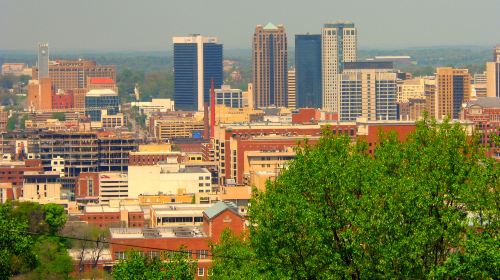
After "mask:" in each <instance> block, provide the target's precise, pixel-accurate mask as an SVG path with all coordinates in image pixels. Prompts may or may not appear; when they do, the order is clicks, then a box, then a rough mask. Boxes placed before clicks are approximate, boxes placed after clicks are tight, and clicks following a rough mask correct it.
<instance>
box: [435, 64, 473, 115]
mask: <svg viewBox="0 0 500 280" xmlns="http://www.w3.org/2000/svg"><path fill="white" fill-rule="evenodd" d="M470 81H471V76H470V74H469V70H468V69H454V68H451V67H439V68H437V73H436V97H435V98H436V102H435V106H436V108H435V112H436V118H437V119H442V118H443V117H445V116H448V117H450V118H453V119H458V118H459V117H460V109H461V108H462V103H463V102H465V101H468V100H469V99H470V96H471V83H470Z"/></svg>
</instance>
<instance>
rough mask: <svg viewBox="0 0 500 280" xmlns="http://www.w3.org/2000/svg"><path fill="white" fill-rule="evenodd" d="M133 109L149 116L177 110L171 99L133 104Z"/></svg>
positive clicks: (158, 99) (155, 99)
mask: <svg viewBox="0 0 500 280" xmlns="http://www.w3.org/2000/svg"><path fill="white" fill-rule="evenodd" d="M130 106H131V107H134V106H135V107H137V108H139V111H140V112H141V113H142V114H144V115H149V114H151V113H155V112H161V113H164V112H170V111H174V110H175V108H174V107H175V102H174V101H173V100H172V99H170V98H153V99H151V101H144V102H131V103H130Z"/></svg>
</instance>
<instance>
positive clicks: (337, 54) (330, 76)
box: [321, 22, 358, 112]
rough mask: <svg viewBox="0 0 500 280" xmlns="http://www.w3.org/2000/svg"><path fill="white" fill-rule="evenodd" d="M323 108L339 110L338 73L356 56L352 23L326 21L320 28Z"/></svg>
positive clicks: (355, 36)
mask: <svg viewBox="0 0 500 280" xmlns="http://www.w3.org/2000/svg"><path fill="white" fill-rule="evenodd" d="M321 45H322V48H321V49H322V83H323V109H324V110H326V111H330V112H339V110H340V88H339V86H340V83H339V77H340V76H339V74H342V71H343V69H344V63H345V62H354V61H356V58H357V45H358V39H357V30H356V27H355V26H354V23H351V22H338V23H327V24H325V25H324V27H323V28H322V30H321Z"/></svg>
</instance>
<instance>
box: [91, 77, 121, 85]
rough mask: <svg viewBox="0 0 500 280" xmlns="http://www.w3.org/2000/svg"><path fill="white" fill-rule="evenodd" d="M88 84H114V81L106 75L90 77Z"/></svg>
mask: <svg viewBox="0 0 500 280" xmlns="http://www.w3.org/2000/svg"><path fill="white" fill-rule="evenodd" d="M89 83H90V84H114V83H115V81H113V79H111V78H108V77H92V78H90V80H89Z"/></svg>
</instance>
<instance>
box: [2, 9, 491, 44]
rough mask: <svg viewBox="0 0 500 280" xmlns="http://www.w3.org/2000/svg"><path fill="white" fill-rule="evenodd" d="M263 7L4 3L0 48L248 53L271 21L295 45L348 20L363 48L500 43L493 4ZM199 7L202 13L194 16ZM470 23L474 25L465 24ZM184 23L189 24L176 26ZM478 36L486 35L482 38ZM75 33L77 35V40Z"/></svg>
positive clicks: (198, 11) (199, 12) (197, 12)
mask: <svg viewBox="0 0 500 280" xmlns="http://www.w3.org/2000/svg"><path fill="white" fill-rule="evenodd" d="M259 2H260V0H257V1H254V2H252V3H240V4H239V5H238V10H237V11H236V10H235V11H232V12H231V13H226V14H224V17H213V16H211V15H213V14H215V13H217V11H219V10H220V9H221V8H222V7H224V8H225V9H227V7H231V6H230V5H232V3H231V2H229V1H227V2H226V1H223V2H218V3H216V4H214V3H205V2H198V1H188V2H183V3H170V2H168V3H167V2H161V1H160V2H154V3H151V5H147V6H145V5H142V4H140V3H132V2H122V1H120V2H117V1H106V2H104V3H102V2H98V1H86V2H85V3H71V4H70V3H66V2H64V1H50V2H43V3H38V2H37V1H29V0H21V1H10V0H3V1H2V2H1V3H0V7H1V9H0V26H8V27H9V28H1V29H0V38H2V40H0V49H2V50H10V49H22V50H28V49H32V48H33V47H32V46H35V45H36V44H37V43H39V42H49V43H50V44H51V45H52V46H54V49H55V50H74V49H81V50H141V51H147V50H163V49H169V48H170V46H169V40H170V38H171V37H173V36H179V35H183V34H191V33H200V34H206V35H207V36H217V37H218V38H219V39H220V41H221V42H223V43H224V45H225V47H226V48H227V49H233V48H235V49H238V48H245V49H246V48H249V47H250V46H251V41H250V40H249V38H251V34H252V31H253V27H254V26H255V25H256V24H258V23H267V22H270V21H271V22H274V23H275V24H284V25H285V26H286V27H287V33H288V34H289V35H290V36H289V38H288V40H289V43H290V42H291V38H292V35H294V34H305V33H307V32H310V33H318V32H319V30H320V29H321V26H322V24H324V23H327V22H336V21H344V20H348V21H352V22H356V25H357V27H358V28H359V37H360V38H362V39H360V42H359V46H360V47H361V48H384V49H387V48H400V47H423V46H443V45H478V46H479V45H481V46H482V45H494V44H497V43H498V41H499V39H497V38H500V30H498V28H495V27H496V26H498V25H499V24H500V19H499V18H498V17H497V16H496V14H495V11H498V10H500V2H498V1H494V0H484V1H480V2H479V3H475V5H470V3H468V2H466V1H453V9H450V7H449V4H450V1H444V0H443V1H430V0H424V1H419V2H418V3H399V2H398V1H395V0H384V1H378V2H376V3H372V2H371V1H370V2H365V3H362V4H363V6H362V8H363V9H360V8H359V3H333V2H327V1H314V2H307V3H286V5H287V6H286V9H282V10H281V9H280V8H281V6H282V4H283V3H271V4H268V5H269V8H267V9H266V10H265V11H260V10H259V7H260V6H261V5H260V4H259ZM431 2H432V3H431ZM118 4H120V5H118ZM431 4H432V6H430V5H431ZM193 5H197V7H198V8H199V9H198V8H197V9H194V10H193V9H191V8H192V6H193ZM228 5H229V6H228ZM153 7H154V8H153ZM429 7H432V9H430V8H429ZM495 7H496V8H495ZM54 11H58V13H57V16H54V19H52V18H51V16H50V15H51V14H54ZM75 11H76V12H75ZM238 11H241V12H238ZM388 11H390V14H389V12H388ZM409 11H411V12H409ZM254 12H255V13H254ZM257 12H258V13H257ZM450 12H453V16H451V13H450ZM186 13H189V14H190V15H191V18H192V19H194V20H185V19H184V18H183V15H184V14H186ZM386 13H387V16H384V15H385V14H386ZM111 14H112V15H114V16H113V17H112V20H111V22H109V23H108V24H106V25H105V26H106V28H103V25H102V19H104V18H106V17H109V15H111ZM479 14H480V15H481V16H480V17H479V16H477V15H479ZM46 15H49V16H46ZM146 15H147V16H146ZM375 15H377V16H375ZM423 15H425V17H423ZM304 18H307V19H308V20H304ZM422 18H425V21H423V20H422ZM464 18H466V19H468V20H467V21H464V20H463V19H464ZM180 20H182V22H183V24H182V25H179V24H176V23H177V22H179V21H180ZM61 22H67V23H68V22H69V23H71V24H61ZM40 23H43V24H40ZM479 29H480V30H481V32H477V30H479ZM70 30H78V32H74V34H71V32H69V31H70ZM144 30H147V31H148V32H144ZM422 30H425V32H422ZM60 34H65V36H60ZM463 34H467V36H464V35H463ZM89 38H90V40H89ZM290 45H292V44H290Z"/></svg>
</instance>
